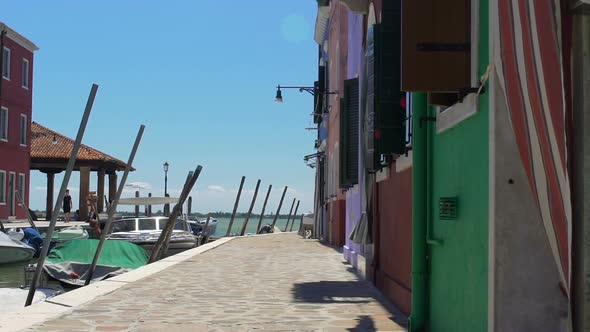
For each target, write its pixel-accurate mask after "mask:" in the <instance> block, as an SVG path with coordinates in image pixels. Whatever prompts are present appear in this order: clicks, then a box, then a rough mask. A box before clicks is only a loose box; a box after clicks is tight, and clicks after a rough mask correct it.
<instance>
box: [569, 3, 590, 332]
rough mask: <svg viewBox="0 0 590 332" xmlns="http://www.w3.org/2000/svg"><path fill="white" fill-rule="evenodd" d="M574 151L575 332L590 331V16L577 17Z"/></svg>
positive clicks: (573, 287) (574, 31)
mask: <svg viewBox="0 0 590 332" xmlns="http://www.w3.org/2000/svg"><path fill="white" fill-rule="evenodd" d="M573 20H574V21H573V22H574V28H573V45H572V46H573V49H572V52H573V56H572V60H573V63H572V68H575V70H574V71H572V73H573V77H572V85H573V87H572V89H573V93H572V95H573V107H572V111H573V121H572V125H573V135H572V136H573V151H572V158H571V159H572V161H573V162H572V166H573V167H572V176H573V181H572V212H573V221H572V281H571V282H572V290H571V292H570V294H571V297H572V299H571V300H572V324H573V330H572V331H574V332H578V331H579V332H582V331H588V330H590V313H589V310H590V305H589V304H590V299H589V297H590V290H589V289H588V287H589V286H588V283H589V282H590V280H587V278H590V277H589V276H590V273H589V272H590V257H589V256H588V255H589V253H590V245H589V244H588V243H589V239H588V238H587V237H588V234H590V206H589V205H590V204H589V203H588V199H589V197H588V196H589V194H590V180H589V177H590V165H589V164H590V148H589V143H588V142H589V140H588V139H589V138H590V134H589V132H590V120H589V119H588V116H589V115H588V113H587V112H586V111H587V110H588V108H589V107H590V98H589V96H590V93H589V92H588V89H589V88H590V41H589V37H590V15H588V14H587V13H579V14H578V15H575V16H574V18H573Z"/></svg>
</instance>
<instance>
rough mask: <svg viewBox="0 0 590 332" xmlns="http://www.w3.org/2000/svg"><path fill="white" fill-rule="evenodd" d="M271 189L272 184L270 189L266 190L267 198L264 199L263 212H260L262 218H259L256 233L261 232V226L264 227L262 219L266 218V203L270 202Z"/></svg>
mask: <svg viewBox="0 0 590 332" xmlns="http://www.w3.org/2000/svg"><path fill="white" fill-rule="evenodd" d="M271 189H272V184H271V185H269V186H268V191H267V192H266V198H265V199H264V204H263V205H262V212H260V218H259V219H258V227H256V234H258V232H260V227H262V219H264V210H266V203H267V202H268V196H270V191H271Z"/></svg>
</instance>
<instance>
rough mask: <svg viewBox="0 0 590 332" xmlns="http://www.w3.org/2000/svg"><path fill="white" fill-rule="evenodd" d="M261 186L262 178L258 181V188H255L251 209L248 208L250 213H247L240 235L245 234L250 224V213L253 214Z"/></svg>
mask: <svg viewBox="0 0 590 332" xmlns="http://www.w3.org/2000/svg"><path fill="white" fill-rule="evenodd" d="M259 188H260V179H258V182H256V189H255V190H254V197H252V203H251V204H250V209H248V214H247V215H246V220H244V223H243V224H242V229H241V230H240V236H243V235H244V234H245V233H246V227H247V226H248V221H249V220H250V215H251V214H252V209H253V208H254V203H256V196H258V189H259Z"/></svg>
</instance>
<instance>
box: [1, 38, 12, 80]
mask: <svg viewBox="0 0 590 332" xmlns="http://www.w3.org/2000/svg"><path fill="white" fill-rule="evenodd" d="M4 51H8V57H7V59H8V61H6V62H7V63H8V67H7V69H8V70H7V74H8V75H6V76H5V75H4V65H6V64H5V63H4V61H2V68H0V70H1V71H2V78H3V79H5V80H7V81H10V65H11V63H10V60H11V58H12V51H11V50H10V49H9V48H8V47H6V46H4V49H3V50H2V59H4Z"/></svg>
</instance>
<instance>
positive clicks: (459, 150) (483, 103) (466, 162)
mask: <svg viewBox="0 0 590 332" xmlns="http://www.w3.org/2000/svg"><path fill="white" fill-rule="evenodd" d="M488 30H489V29H488V1H487V0H481V1H480V40H479V55H480V56H479V76H481V75H482V74H483V73H484V72H485V70H486V68H487V66H488V64H489V60H488V58H489V56H488V38H489V36H488ZM488 106H489V104H488V94H487V93H485V94H484V95H482V96H480V99H479V111H478V113H477V114H476V115H474V116H473V117H471V118H469V119H467V120H465V121H463V122H461V123H460V124H458V125H456V126H455V127H453V128H452V129H450V130H447V131H445V132H443V133H440V134H437V133H436V125H435V124H434V123H430V124H429V129H428V142H429V146H430V147H431V149H429V152H428V153H429V162H428V165H429V170H428V171H429V177H430V181H429V185H428V188H429V190H428V192H429V194H430V195H431V196H430V197H429V198H430V201H429V211H428V214H429V218H428V219H429V220H428V221H429V223H430V227H431V238H434V239H438V240H442V244H441V245H430V246H429V250H428V252H429V255H430V260H429V265H428V266H429V269H430V271H429V272H430V273H429V274H430V275H429V282H428V287H429V301H428V302H429V319H428V327H429V329H428V330H429V331H470V332H473V331H486V330H487V322H488V321H487V320H488V317H487V313H488V223H489V218H488V216H489V215H488V208H489V199H488V196H489V194H488V193H489V190H488V188H489V184H488V183H489V182H488V179H489V172H488V167H489V154H488V151H489V143H488V141H489V129H488V128H489V125H488V122H489V116H488V111H489V110H488ZM429 112H430V114H429V115H431V116H434V115H435V112H436V111H435V110H434V109H433V108H430V109H429ZM448 196H457V197H458V218H457V219H455V220H440V219H439V198H440V197H448Z"/></svg>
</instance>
